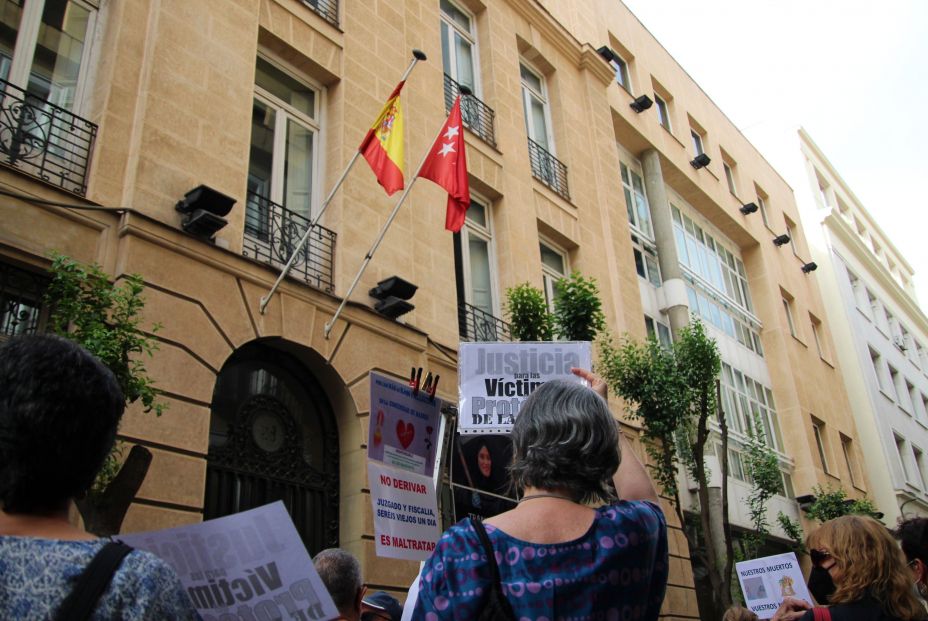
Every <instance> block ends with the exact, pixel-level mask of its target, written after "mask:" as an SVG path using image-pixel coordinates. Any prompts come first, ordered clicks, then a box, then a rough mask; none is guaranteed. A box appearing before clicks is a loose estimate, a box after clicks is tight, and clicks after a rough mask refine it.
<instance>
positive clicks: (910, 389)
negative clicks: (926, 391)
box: [905, 380, 920, 416]
mask: <svg viewBox="0 0 928 621" xmlns="http://www.w3.org/2000/svg"><path fill="white" fill-rule="evenodd" d="M905 398H906V402H907V403H906V405H907V406H908V408H909V414H912V415H913V416H915V415H916V414H918V405H920V399H919V398H918V391H917V390H915V386H913V385H912V382H910V381H909V380H905Z"/></svg>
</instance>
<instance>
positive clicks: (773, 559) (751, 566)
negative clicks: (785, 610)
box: [735, 552, 812, 619]
mask: <svg viewBox="0 0 928 621" xmlns="http://www.w3.org/2000/svg"><path fill="white" fill-rule="evenodd" d="M735 571H736V572H737V573H738V581H739V582H740V583H741V592H742V593H743V594H744V601H745V605H746V606H747V607H748V608H750V609H751V610H752V611H753V612H754V613H755V614H756V615H757V616H758V617H760V618H761V619H769V618H771V617H772V616H773V614H774V613H775V612H776V611H777V608H779V607H780V604H781V603H782V602H783V598H785V597H796V598H799V599H804V600H805V601H807V602H809V603H810V604H811V603H812V596H811V595H810V594H809V590H808V588H807V587H806V583H805V580H804V579H803V577H802V569H801V568H800V566H799V561H798V559H797V558H796V555H795V554H794V553H793V552H787V553H786V554H775V555H773V556H765V557H762V558H755V559H752V560H749V561H741V562H740V563H735Z"/></svg>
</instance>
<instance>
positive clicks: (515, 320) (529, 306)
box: [506, 282, 554, 341]
mask: <svg viewBox="0 0 928 621" xmlns="http://www.w3.org/2000/svg"><path fill="white" fill-rule="evenodd" d="M506 313H507V315H508V316H509V323H510V326H511V330H512V338H514V339H515V340H517V341H550V340H551V338H552V337H553V334H554V330H553V320H552V318H551V314H550V313H549V312H548V306H547V304H546V303H545V296H544V294H543V293H542V292H541V289H538V288H537V287H533V286H532V285H530V284H528V283H527V282H524V283H522V284H520V285H516V286H515V287H510V288H508V289H506Z"/></svg>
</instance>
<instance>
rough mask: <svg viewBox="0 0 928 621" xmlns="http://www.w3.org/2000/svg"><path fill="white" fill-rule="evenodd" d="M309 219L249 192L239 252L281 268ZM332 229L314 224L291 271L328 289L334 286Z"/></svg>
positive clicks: (328, 290) (304, 279)
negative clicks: (243, 238) (243, 234)
mask: <svg viewBox="0 0 928 621" xmlns="http://www.w3.org/2000/svg"><path fill="white" fill-rule="evenodd" d="M308 227H309V220H308V219H306V218H305V217H303V216H301V215H300V214H298V213H295V212H292V211H290V210H289V209H287V208H285V207H283V206H281V205H278V204H277V203H275V202H273V201H270V200H268V199H266V198H264V197H263V196H261V195H259V194H255V193H253V192H249V193H248V204H247V206H246V209H245V240H244V242H243V244H242V254H243V255H244V256H246V257H250V258H252V259H255V260H256V261H260V262H262V263H267V264H268V265H273V266H274V267H276V268H283V266H284V265H286V264H287V261H289V260H290V255H291V254H293V249H294V248H296V245H297V244H298V243H299V242H300V239H301V238H302V237H303V234H304V233H306V229H307V228H308ZM334 262H335V233H334V232H333V231H330V230H329V229H327V228H325V227H324V226H319V225H318V224H317V225H316V226H314V227H313V231H312V233H310V235H309V238H308V239H307V240H306V244H305V245H304V246H303V247H302V248H301V249H300V251H299V254H298V255H297V259H296V261H294V263H293V267H292V268H291V269H290V275H291V276H296V277H298V278H301V279H302V280H303V281H304V282H306V283H307V284H308V285H310V286H312V287H316V288H317V289H322V290H323V291H325V292H327V293H332V292H333V291H334V290H335V281H334V269H333V266H334Z"/></svg>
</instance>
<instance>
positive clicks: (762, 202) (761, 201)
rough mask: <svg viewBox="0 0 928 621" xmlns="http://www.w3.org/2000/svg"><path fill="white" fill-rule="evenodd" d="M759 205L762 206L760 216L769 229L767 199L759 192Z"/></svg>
mask: <svg viewBox="0 0 928 621" xmlns="http://www.w3.org/2000/svg"><path fill="white" fill-rule="evenodd" d="M757 206H758V207H759V208H760V217H761V220H763V221H764V226H766V227H767V228H768V229H769V228H770V220H768V219H767V201H765V200H764V197H763V196H761V195H760V193H759V192H758V194H757Z"/></svg>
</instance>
